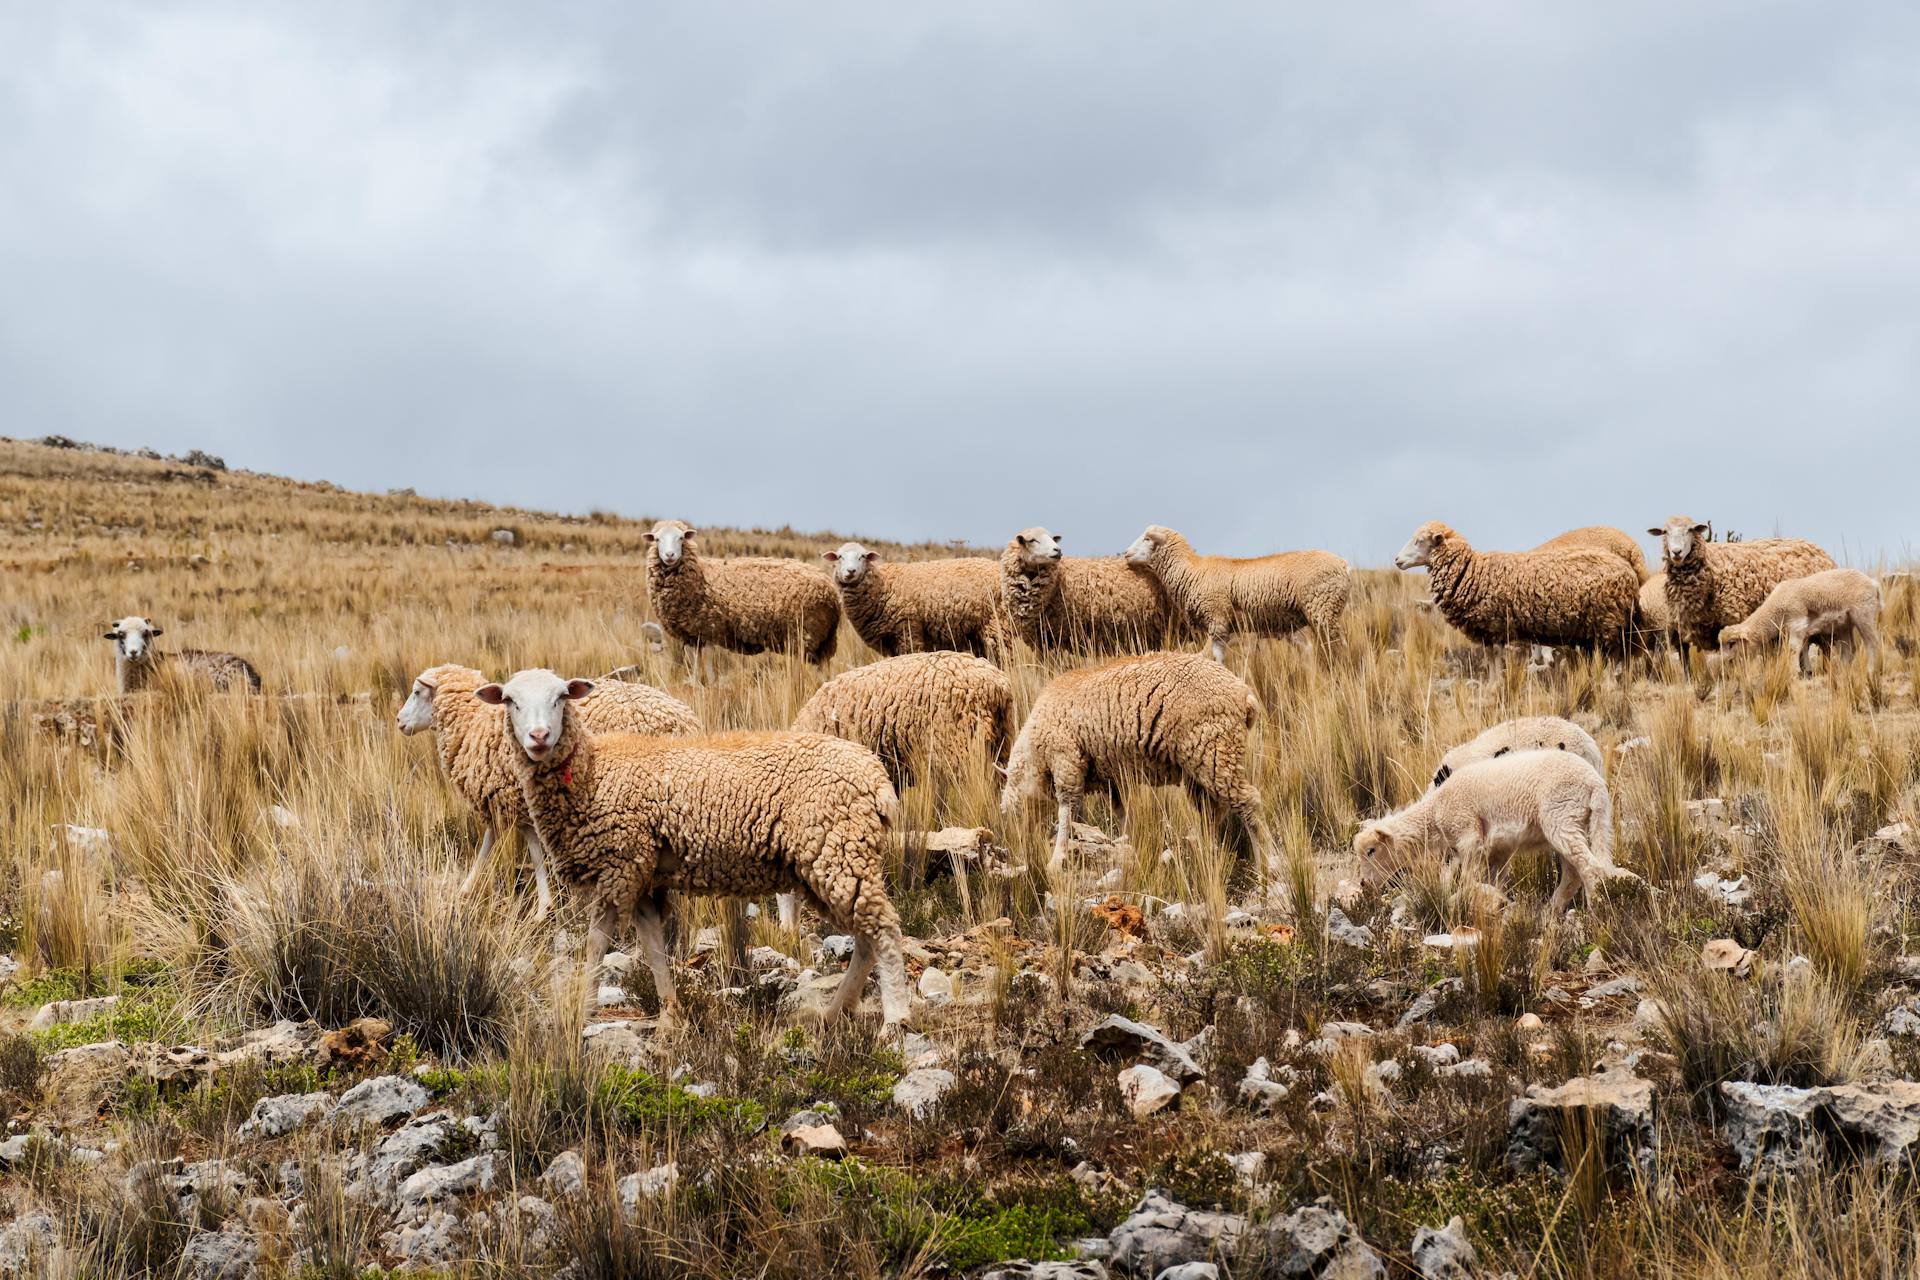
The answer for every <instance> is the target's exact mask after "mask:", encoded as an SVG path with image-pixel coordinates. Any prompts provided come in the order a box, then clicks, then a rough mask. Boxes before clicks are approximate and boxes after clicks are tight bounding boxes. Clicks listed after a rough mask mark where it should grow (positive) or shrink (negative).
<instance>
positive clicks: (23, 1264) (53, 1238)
mask: <svg viewBox="0 0 1920 1280" xmlns="http://www.w3.org/2000/svg"><path fill="white" fill-rule="evenodd" d="M64 1254H65V1251H64V1250H63V1249H62V1248H61V1247H60V1224H59V1222H57V1221H56V1220H55V1219H54V1216H53V1215H52V1214H51V1213H48V1212H47V1211H46V1210H45V1209H35V1210H34V1211H33V1212H31V1213H23V1214H21V1215H20V1216H19V1217H17V1218H15V1219H14V1220H13V1221H12V1222H9V1223H7V1225H6V1226H5V1227H0V1276H6V1277H9V1280H12V1278H14V1277H18V1280H27V1277H29V1276H47V1275H59V1274H63V1268H62V1267H61V1266H60V1261H61V1259H62V1258H63V1257H64ZM1101 1274H1102V1275H1105V1274H1106V1273H1105V1272H1104V1271H1102V1272H1101Z"/></svg>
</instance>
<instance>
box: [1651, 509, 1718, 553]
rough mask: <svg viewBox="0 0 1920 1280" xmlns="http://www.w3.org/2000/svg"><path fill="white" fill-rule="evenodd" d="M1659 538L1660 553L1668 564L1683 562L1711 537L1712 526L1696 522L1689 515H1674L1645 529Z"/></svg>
mask: <svg viewBox="0 0 1920 1280" xmlns="http://www.w3.org/2000/svg"><path fill="white" fill-rule="evenodd" d="M1647 533H1648V534H1650V535H1651V536H1653V537H1655V538H1658V539H1660V555H1661V557H1662V558H1663V559H1665V560H1666V562H1667V563H1668V564H1685V563H1686V562H1687V561H1689V560H1691V559H1693V557H1694V556H1695V555H1696V554H1697V553H1698V552H1699V550H1700V544H1701V543H1703V542H1709V541H1711V540H1712V539H1713V526H1712V525H1710V524H1696V523H1695V522H1694V521H1693V519H1692V518H1691V517H1689V516H1674V517H1673V518H1672V519H1670V520H1668V521H1667V523H1666V524H1665V525H1663V526H1659V527H1656V528H1652V529H1649V530H1647Z"/></svg>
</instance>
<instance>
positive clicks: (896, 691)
mask: <svg viewBox="0 0 1920 1280" xmlns="http://www.w3.org/2000/svg"><path fill="white" fill-rule="evenodd" d="M793 728H794V731H795V732H797V733H826V734H831V735H833V736H834V737H836V738H845V739H846V740H847V741H849V742H857V743H859V744H860V745H861V746H863V747H865V748H867V750H869V751H871V752H873V753H874V754H875V755H877V756H879V757H880V763H881V764H883V765H885V766H886V768H887V776H888V777H889V778H890V779H891V780H892V782H893V785H894V787H895V789H896V790H897V789H900V788H903V787H905V786H907V785H908V784H909V783H911V782H913V781H915V780H916V779H918V778H920V777H922V776H923V772H922V771H923V770H925V771H927V773H928V774H930V778H929V780H933V779H944V778H951V777H953V776H955V774H956V773H957V771H959V770H961V769H964V768H965V767H966V766H967V764H968V763H969V762H971V761H973V760H975V759H978V758H982V757H984V758H985V759H988V760H994V761H998V760H1002V759H1004V758H1005V755H1006V751H1007V744H1008V742H1009V741H1010V740H1011V739H1012V737H1013V681H1011V680H1009V679H1007V675H1006V672H1004V671H1002V670H1000V668H998V667H996V666H994V665H993V664H992V663H991V662H988V661H987V660H986V659H984V658H975V657H972V656H970V655H968V654H964V653H952V652H941V653H909V654H902V655H901V656H900V657H898V658H884V659H882V660H881V661H879V662H872V663H868V664H867V665H866V666H864V667H855V668H854V669H853V670H852V671H848V672H845V673H843V674H841V675H837V676H835V677H834V678H833V679H831V680H829V681H827V682H826V683H825V684H823V685H821V686H820V688H819V689H818V690H816V691H815V693H814V695H813V697H811V698H809V699H807V704H806V705H805V706H803V707H801V708H800V714H799V715H797V716H796V717H794V721H793Z"/></svg>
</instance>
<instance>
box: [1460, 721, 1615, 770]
mask: <svg viewBox="0 0 1920 1280" xmlns="http://www.w3.org/2000/svg"><path fill="white" fill-rule="evenodd" d="M1514 751H1571V752H1572V753H1573V754H1574V755H1576V756H1579V757H1580V758H1581V759H1582V760H1585V761H1586V762H1587V763H1588V764H1590V765H1592V766H1593V771H1594V772H1595V773H1598V774H1601V775H1602V776H1604V775H1605V774H1606V771H1607V766H1606V762H1605V761H1604V760H1603V759H1602V758H1601V755H1600V744H1599V743H1597V742H1595V741H1594V740H1593V735H1592V734H1590V733H1588V732H1587V731H1586V730H1585V729H1582V728H1581V727H1580V726H1579V725H1577V724H1575V723H1574V722H1573V721H1571V720H1562V719H1561V718H1560V717H1559V716H1522V717H1520V718H1519V719H1517V720H1508V721H1506V722H1505V723H1502V724H1497V725H1494V726H1493V727H1492V728H1491V729H1487V730H1485V731H1484V732H1482V733H1480V734H1479V735H1477V736H1475V737H1473V738H1471V739H1469V740H1468V741H1466V742H1463V743H1461V744H1460V745H1459V746H1457V747H1455V748H1454V749H1453V750H1451V751H1449V752H1447V754H1445V755H1444V756H1441V757H1440V767H1439V768H1438V769H1437V770H1435V771H1434V775H1433V785H1434V786H1436V787H1437V786H1439V785H1440V784H1441V783H1443V782H1445V781H1446V780H1447V779H1448V778H1449V777H1451V776H1452V775H1453V774H1455V773H1457V772H1459V771H1460V770H1461V769H1464V768H1466V767H1467V766H1468V765H1470V764H1478V763H1479V762H1480V761H1482V760H1494V759H1498V758H1499V757H1501V756H1504V755H1507V754H1508V753H1510V752H1514Z"/></svg>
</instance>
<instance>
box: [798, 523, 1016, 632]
mask: <svg viewBox="0 0 1920 1280" xmlns="http://www.w3.org/2000/svg"><path fill="white" fill-rule="evenodd" d="M837 554H838V555H839V556H840V557H841V559H842V561H843V562H844V561H845V560H846V558H847V557H848V556H850V555H859V556H862V557H864V556H865V555H866V554H867V551H866V548H865V547H862V546H861V545H860V544H859V543H857V542H849V543H847V544H846V545H845V546H843V547H841V548H840V550H839V552H838V553H837ZM833 583H834V586H835V588H836V589H838V591H839V592H840V606H841V608H842V609H843V610H844V611H845V613H846V615H847V621H848V622H851V623H852V624H853V629H854V631H856V632H857V633H859V636H860V638H861V639H862V640H864V641H866V642H867V644H868V645H869V646H871V647H872V648H873V649H874V650H875V651H876V652H877V653H880V654H881V655H883V656H885V657H889V658H891V657H895V656H897V655H899V654H903V653H923V652H930V651H935V650H942V649H952V650H957V651H959V652H961V653H978V654H986V655H992V654H995V653H998V652H1000V650H1001V649H1002V647H1003V623H1002V622H1001V619H1000V566H999V565H998V564H996V563H995V562H994V561H992V560H988V559H986V558H984V557H978V556H975V557H962V558H957V559H952V560H912V561H908V562H906V563H903V564H889V563H887V562H886V561H884V560H882V561H878V562H863V564H862V566H861V567H860V568H859V569H857V570H856V576H854V578H853V581H851V582H849V581H847V580H846V579H845V577H843V576H841V575H840V574H837V573H836V574H835V575H834V580H833Z"/></svg>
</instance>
